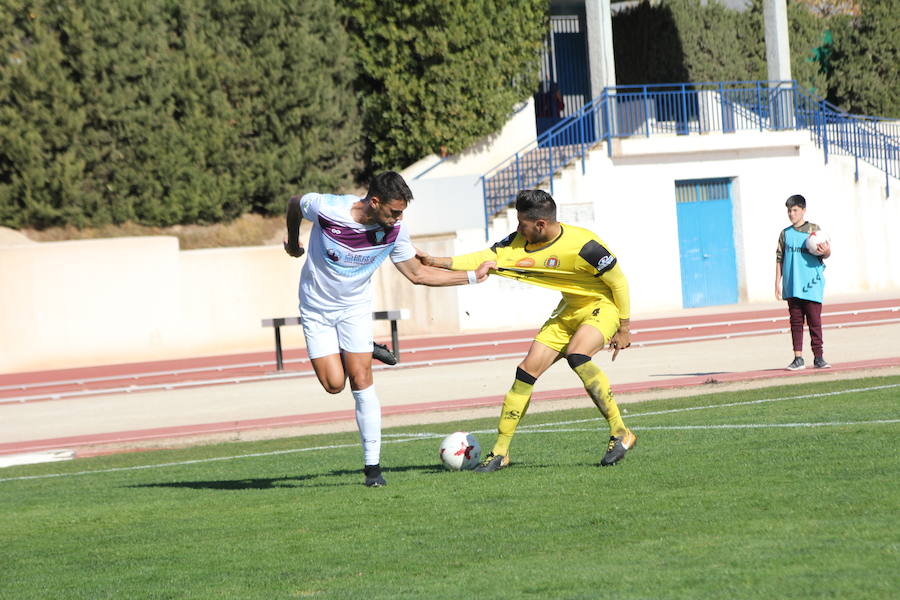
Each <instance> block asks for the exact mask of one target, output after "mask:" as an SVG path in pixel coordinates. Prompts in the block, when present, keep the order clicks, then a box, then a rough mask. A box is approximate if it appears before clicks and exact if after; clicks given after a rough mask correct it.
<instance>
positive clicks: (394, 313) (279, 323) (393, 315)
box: [262, 308, 409, 371]
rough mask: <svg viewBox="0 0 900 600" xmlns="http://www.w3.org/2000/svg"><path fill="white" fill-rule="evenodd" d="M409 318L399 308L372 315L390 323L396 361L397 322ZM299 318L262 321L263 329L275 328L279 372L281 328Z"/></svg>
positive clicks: (282, 365)
mask: <svg viewBox="0 0 900 600" xmlns="http://www.w3.org/2000/svg"><path fill="white" fill-rule="evenodd" d="M408 318H409V310H407V309H405V308H401V309H400V310H377V311H375V312H373V313H372V320H374V321H390V322H391V350H392V351H393V353H394V356H396V357H397V361H398V362H399V361H400V338H399V336H398V335H397V321H399V320H401V319H408ZM299 324H300V317H279V318H275V319H263V320H262V326H263V327H274V328H275V364H276V365H277V369H278V370H279V371H283V370H284V359H283V357H282V352H281V328H282V327H284V326H286V325H299Z"/></svg>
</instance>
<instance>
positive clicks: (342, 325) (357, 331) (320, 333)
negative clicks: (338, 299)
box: [300, 304, 375, 358]
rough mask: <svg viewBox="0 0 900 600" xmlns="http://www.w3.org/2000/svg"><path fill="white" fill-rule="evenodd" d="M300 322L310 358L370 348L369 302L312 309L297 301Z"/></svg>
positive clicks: (372, 337)
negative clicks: (342, 306) (326, 309)
mask: <svg viewBox="0 0 900 600" xmlns="http://www.w3.org/2000/svg"><path fill="white" fill-rule="evenodd" d="M300 323H301V325H303V336H304V337H305V338H306V352H307V354H309V357H310V358H321V357H323V356H328V355H329V354H340V352H341V351H342V350H343V351H344V352H359V353H364V352H372V341H373V340H374V337H375V335H374V326H373V324H372V306H371V305H370V304H362V305H359V306H352V307H350V308H339V309H337V310H329V311H322V310H315V309H312V308H308V307H305V306H303V305H302V304H301V305H300Z"/></svg>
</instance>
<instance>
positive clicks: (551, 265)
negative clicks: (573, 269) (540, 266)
mask: <svg viewBox="0 0 900 600" xmlns="http://www.w3.org/2000/svg"><path fill="white" fill-rule="evenodd" d="M544 266H545V267H547V268H548V269H555V268H556V267H558V266H559V259H558V258H557V257H555V256H551V257H550V258H548V259H547V260H545V261H544Z"/></svg>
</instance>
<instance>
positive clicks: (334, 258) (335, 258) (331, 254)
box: [325, 248, 341, 262]
mask: <svg viewBox="0 0 900 600" xmlns="http://www.w3.org/2000/svg"><path fill="white" fill-rule="evenodd" d="M325 255H326V256H328V258H330V259H331V260H332V261H333V262H338V261H339V260H341V255H340V254H338V253H337V252H335V251H334V250H332V249H331V248H329V249H328V250H326V251H325Z"/></svg>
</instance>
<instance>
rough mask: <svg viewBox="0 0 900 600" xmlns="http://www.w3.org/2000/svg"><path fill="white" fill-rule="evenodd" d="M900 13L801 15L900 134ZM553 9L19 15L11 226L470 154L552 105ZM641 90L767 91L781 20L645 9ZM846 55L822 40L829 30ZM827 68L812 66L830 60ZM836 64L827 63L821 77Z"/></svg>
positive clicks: (23, 9)
mask: <svg viewBox="0 0 900 600" xmlns="http://www.w3.org/2000/svg"><path fill="white" fill-rule="evenodd" d="M898 4H900V0H860V2H859V5H860V6H861V7H862V12H861V16H859V17H851V16H831V17H820V16H814V15H813V14H812V13H811V12H810V11H808V10H806V9H805V8H803V7H801V6H800V5H799V4H797V5H795V4H794V3H793V2H792V1H790V0H789V8H790V23H791V50H792V56H793V61H792V62H793V65H792V66H793V70H794V76H795V78H797V79H798V80H799V81H800V82H801V84H803V85H805V86H807V87H811V88H815V89H816V90H818V92H819V93H820V94H822V95H827V96H828V97H829V99H831V100H833V101H835V102H836V103H838V104H840V105H841V106H843V107H845V108H847V109H849V110H852V111H855V112H860V113H868V114H877V115H882V116H894V117H897V116H900V114H898V108H897V107H898V103H897V98H898V93H900V88H898V78H900V75H898V73H900V70H898V69H897V60H898V58H900V57H898V51H897V37H896V35H895V33H894V32H895V31H896V30H897V29H898V27H897V25H898V22H897V21H898V19H900V6H898ZM548 10H549V6H548V2H547V0H517V1H516V2H508V0H416V1H415V2H410V1H409V0H302V1H298V0H142V1H141V2H134V1H133V0H91V1H90V2H82V1H81V0H0V52H2V53H3V54H2V55H0V225H7V226H12V227H24V226H30V227H39V228H40V227H48V226H54V225H66V224H73V225H76V226H87V225H103V224H107V223H122V222H126V221H133V222H137V223H141V224H145V225H156V226H165V225H172V224H178V223H209V222H217V221H222V220H228V219H231V218H234V217H236V216H238V215H240V214H243V213H246V212H251V211H252V212H257V213H262V214H278V213H280V212H281V211H282V210H283V206H284V199H285V198H286V197H287V196H288V195H289V194H291V193H295V192H297V191H298V190H306V189H320V190H337V189H348V188H350V187H352V186H353V185H354V183H355V182H356V181H358V180H360V179H361V178H364V177H365V175H366V174H367V173H370V172H371V171H372V170H376V169H383V168H395V169H400V168H403V167H404V166H406V165H408V164H410V163H412V162H414V161H415V160H417V159H418V158H420V157H422V156H424V155H426V154H429V153H431V152H437V153H453V152H457V151H459V150H462V149H464V148H466V147H467V146H469V145H470V144H471V143H472V142H473V141H475V140H476V139H478V138H479V137H481V136H484V135H487V134H490V133H493V132H495V131H497V130H498V129H499V128H500V127H501V126H502V125H503V123H504V122H505V121H506V119H507V118H508V116H509V114H510V112H511V111H512V109H513V107H514V106H515V105H516V104H517V103H518V102H520V101H522V100H524V99H525V98H527V97H528V96H530V95H531V93H532V92H533V91H534V89H535V88H536V83H537V81H536V80H537V65H538V58H539V53H540V49H541V47H542V42H543V38H544V36H545V34H546V32H547V19H548V16H547V14H548ZM613 26H614V36H615V47H616V64H617V74H618V77H619V80H620V82H622V83H654V82H676V81H717V80H735V79H765V78H766V68H765V43H764V40H763V28H762V5H761V0H753V4H752V6H751V8H750V10H748V11H745V12H743V13H738V12H735V11H731V10H728V9H725V8H724V7H722V6H721V5H720V4H719V3H717V2H707V3H705V4H701V2H700V1H699V0H661V1H660V2H658V3H657V2H654V3H652V4H651V3H650V2H642V3H641V4H639V5H637V7H635V8H634V9H632V10H629V11H626V12H625V13H622V14H620V15H618V16H616V17H615V18H614V20H613ZM826 29H827V30H829V31H830V32H831V35H832V40H833V43H832V45H827V44H826V43H825V42H824V41H823V39H824V38H823V35H824V33H825V30H826ZM817 47H818V48H819V54H818V56H819V59H818V60H817V61H813V60H812V59H811V57H812V56H813V54H812V53H813V50H814V48H817ZM823 56H824V57H826V58H827V60H825V61H823V60H821V59H822V57H823Z"/></svg>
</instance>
